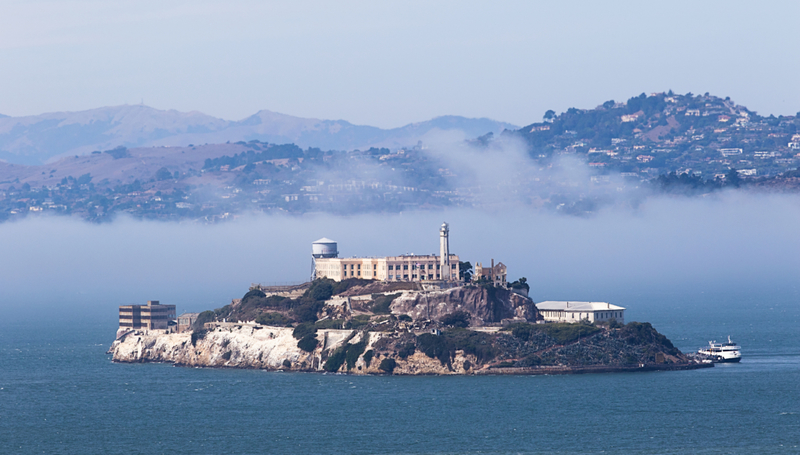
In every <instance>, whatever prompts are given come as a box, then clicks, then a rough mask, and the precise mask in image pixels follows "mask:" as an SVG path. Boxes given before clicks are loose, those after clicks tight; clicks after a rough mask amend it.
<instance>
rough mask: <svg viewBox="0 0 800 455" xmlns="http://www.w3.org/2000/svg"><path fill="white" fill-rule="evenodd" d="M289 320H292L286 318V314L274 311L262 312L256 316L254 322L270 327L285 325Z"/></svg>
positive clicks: (289, 322)
mask: <svg viewBox="0 0 800 455" xmlns="http://www.w3.org/2000/svg"><path fill="white" fill-rule="evenodd" d="M291 322H292V320H291V319H289V318H287V317H286V315H284V314H281V313H275V312H270V313H262V314H260V315H258V317H257V318H256V323H258V324H261V325H268V326H272V327H286V326H288V325H289V324H291Z"/></svg>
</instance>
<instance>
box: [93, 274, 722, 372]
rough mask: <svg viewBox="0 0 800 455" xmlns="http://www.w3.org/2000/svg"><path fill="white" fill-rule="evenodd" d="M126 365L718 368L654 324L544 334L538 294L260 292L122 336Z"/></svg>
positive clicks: (386, 289) (309, 288)
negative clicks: (188, 320) (183, 323)
mask: <svg viewBox="0 0 800 455" xmlns="http://www.w3.org/2000/svg"><path fill="white" fill-rule="evenodd" d="M109 352H110V353H111V354H112V356H113V357H112V358H113V361H115V362H168V363H173V364H175V365H181V366H192V367H220V368H256V369H267V370H285V371H308V372H311V371H319V372H337V373H350V374H401V375H423V374H564V373H584V372H606V371H648V370H675V369H694V368H702V367H707V366H712V365H711V364H704V363H698V362H696V361H694V360H692V359H691V358H689V357H688V356H686V355H684V354H683V353H681V352H680V351H679V350H678V349H677V348H675V347H674V346H673V345H672V343H671V342H670V341H669V340H668V339H667V338H666V337H665V336H664V335H662V334H660V333H658V332H657V331H656V330H655V329H654V328H653V327H652V326H651V325H650V324H649V323H639V322H630V323H628V324H624V325H623V324H621V323H618V322H617V321H616V320H615V319H613V318H612V319H608V320H606V321H601V322H598V321H596V322H589V321H587V320H583V321H581V322H576V323H544V318H543V317H542V315H541V314H540V312H539V310H538V309H537V307H536V305H535V304H534V302H533V301H532V300H531V299H530V298H528V297H527V284H526V283H525V282H524V280H522V282H520V281H517V282H515V283H511V284H509V285H507V286H497V285H496V284H495V283H493V282H488V283H487V282H480V281H479V282H477V283H470V284H462V285H457V286H444V287H439V288H427V289H426V288H425V286H424V285H423V284H421V283H414V282H382V281H374V280H365V279H358V278H352V279H344V280H341V281H334V280H330V279H327V278H322V279H316V280H314V281H312V282H310V283H306V284H304V285H300V286H295V287H285V288H269V287H263V286H259V285H254V286H252V287H251V289H250V290H249V291H248V292H247V293H246V294H245V295H244V296H243V297H242V298H241V299H236V300H234V301H233V302H231V304H229V305H226V306H224V307H222V308H218V309H216V310H214V311H205V312H203V313H200V314H199V315H197V317H196V319H194V320H193V321H192V324H191V326H189V327H180V326H178V327H175V326H173V327H170V328H167V329H162V330H155V329H130V328H124V327H122V328H120V330H119V331H118V333H117V339H116V340H115V341H114V343H113V344H112V346H111V348H110V349H109Z"/></svg>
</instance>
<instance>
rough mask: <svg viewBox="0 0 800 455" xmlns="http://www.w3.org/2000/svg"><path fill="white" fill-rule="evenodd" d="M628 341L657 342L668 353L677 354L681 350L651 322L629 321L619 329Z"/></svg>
mask: <svg viewBox="0 0 800 455" xmlns="http://www.w3.org/2000/svg"><path fill="white" fill-rule="evenodd" d="M619 334H620V336H621V337H622V338H624V339H625V341H626V342H628V343H630V344H634V345H646V344H650V343H653V344H656V345H659V346H661V347H662V348H663V349H664V351H665V352H666V353H667V354H672V355H675V354H677V353H678V352H679V351H678V349H677V348H676V347H675V346H674V345H673V344H672V342H671V341H669V339H668V338H667V337H665V336H664V335H662V334H660V333H658V331H656V329H654V328H653V326H652V325H651V324H650V323H649V322H629V323H628V324H626V325H625V326H624V327H622V328H621V329H620V330H619Z"/></svg>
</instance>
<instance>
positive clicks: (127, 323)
mask: <svg viewBox="0 0 800 455" xmlns="http://www.w3.org/2000/svg"><path fill="white" fill-rule="evenodd" d="M174 319H175V305H161V304H160V303H159V301H158V300H148V301H147V305H122V306H120V307H119V328H121V329H125V328H127V329H157V330H166V329H167V328H169V323H170V321H172V320H174Z"/></svg>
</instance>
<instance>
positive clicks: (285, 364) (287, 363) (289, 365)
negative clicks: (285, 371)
mask: <svg viewBox="0 0 800 455" xmlns="http://www.w3.org/2000/svg"><path fill="white" fill-rule="evenodd" d="M283 367H284V368H291V367H292V362H290V361H289V359H284V360H283Z"/></svg>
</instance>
